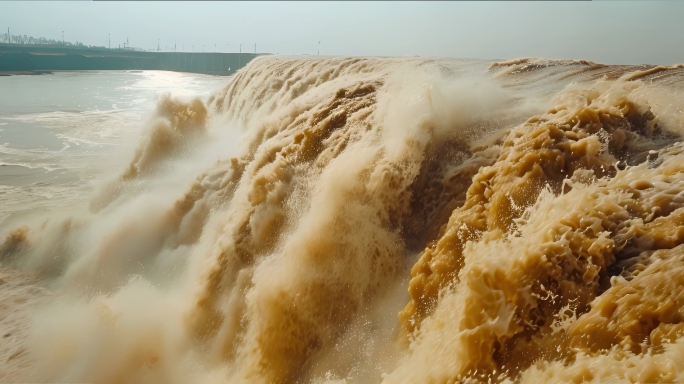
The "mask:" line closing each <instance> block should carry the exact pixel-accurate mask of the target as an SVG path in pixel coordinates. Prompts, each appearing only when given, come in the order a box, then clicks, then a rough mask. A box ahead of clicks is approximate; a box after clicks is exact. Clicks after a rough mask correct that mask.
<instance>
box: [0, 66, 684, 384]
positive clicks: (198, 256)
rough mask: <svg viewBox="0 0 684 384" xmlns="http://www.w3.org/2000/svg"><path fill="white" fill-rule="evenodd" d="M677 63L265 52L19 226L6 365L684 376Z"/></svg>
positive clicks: (6, 260)
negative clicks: (71, 204)
mask: <svg viewBox="0 0 684 384" xmlns="http://www.w3.org/2000/svg"><path fill="white" fill-rule="evenodd" d="M682 74H684V69H682V68H681V67H680V66H674V67H628V66H606V65H600V64H596V63H591V62H587V61H584V60H580V61H572V60H564V61H553V60H542V59H518V60H512V61H508V62H501V63H493V64H490V63H485V62H480V61H469V60H446V59H444V60H441V59H433V60H425V59H374V58H351V59H346V58H331V59H307V60H294V59H281V58H267V57H263V58H259V59H257V60H254V61H253V62H251V63H250V64H249V66H248V67H247V68H245V69H244V70H242V71H241V72H240V73H238V74H237V75H236V76H235V77H234V78H233V79H232V80H231V81H230V84H228V85H227V86H226V87H225V88H224V89H223V90H222V91H221V92H219V93H217V94H215V95H214V96H212V97H211V98H209V100H206V101H204V102H203V101H201V100H198V99H195V100H182V99H176V98H174V97H171V96H167V97H164V98H163V99H162V100H161V101H160V102H159V105H158V108H157V111H156V117H155V118H154V119H152V120H151V121H150V123H149V124H148V127H147V130H146V132H145V133H144V134H143V136H142V139H141V142H140V145H139V146H138V149H137V150H136V151H135V154H134V157H133V159H132V160H131V161H130V163H129V164H128V165H122V171H121V173H120V174H119V175H114V176H112V179H110V180H108V181H106V182H104V183H103V184H102V185H101V186H100V187H98V188H97V189H96V190H95V192H94V194H93V197H92V199H91V202H90V210H89V212H87V213H83V214H75V213H71V212H63V213H60V214H59V215H54V216H52V217H48V218H44V219H42V220H41V221H39V222H35V223H28V226H23V227H20V228H16V229H12V230H11V231H9V232H8V233H7V234H6V238H5V240H4V242H2V243H1V244H0V257H1V260H2V262H3V267H4V268H5V270H6V271H7V272H6V274H7V276H13V277H12V278H9V277H8V278H7V279H6V280H7V281H11V282H12V284H4V285H0V292H1V293H2V294H3V295H10V294H12V295H24V296H22V297H23V300H24V301H23V302H25V303H26V304H25V305H23V306H22V307H21V308H19V307H17V308H18V309H16V308H15V310H16V311H19V310H21V311H23V312H22V313H21V314H17V315H16V316H19V315H21V316H24V317H25V318H26V319H27V320H26V321H23V324H22V321H17V320H16V319H15V320H13V322H12V323H11V324H10V325H3V324H4V323H2V321H0V327H4V329H11V330H12V331H11V332H10V333H9V334H12V333H15V336H12V337H10V338H9V340H10V341H11V342H10V343H8V344H7V345H6V346H5V347H3V348H4V349H3V348H0V357H1V356H5V355H7V356H9V360H8V362H11V361H15V362H16V361H19V360H16V356H20V357H21V359H20V360H21V364H19V363H12V364H10V363H8V364H6V367H4V368H0V379H2V380H5V381H7V380H21V381H29V380H30V381H86V382H97V383H119V382H127V383H129V382H130V383H188V382H204V383H206V382H226V381H227V382H264V383H271V382H313V383H320V382H349V383H352V382H361V383H365V382H379V381H381V382H387V383H395V382H398V383H415V382H481V381H490V382H537V381H539V380H546V381H563V382H579V381H586V380H594V381H604V380H617V381H626V382H635V381H677V380H683V379H684V359H683V358H682V355H683V353H682V352H683V351H684V337H683V336H684V325H683V324H684V299H683V298H682V297H684V294H683V289H684V248H683V247H684V229H682V228H683V227H682V225H683V224H684V144H682V143H680V142H679V140H680V135H681V134H683V133H684V128H683V127H684V125H683V124H684V115H683V114H682V112H681V111H682V109H681V105H680V104H681V102H680V101H679V100H682V98H681V94H680V88H681V87H679V81H680V80H679V79H680V78H681V76H682ZM238 141H239V145H238V144H236V143H237V142H238ZM3 273H5V272H3ZM25 274H29V275H30V276H31V277H30V278H27V277H23V276H24V275H25ZM17 279H18V280H17ZM21 279H24V280H25V281H26V284H29V285H31V284H35V286H36V287H37V288H36V289H34V290H28V289H26V288H25V285H26V284H25V285H22V284H18V283H14V282H15V281H20V280H21ZM0 281H5V280H0ZM35 281H38V282H35ZM17 286H19V287H24V288H21V289H19V288H13V287H17ZM38 288H40V289H38ZM26 292H28V293H26ZM48 296H49V298H50V300H46V298H47V297H48ZM0 305H4V303H3V302H2V301H0ZM16 316H15V317H16ZM8 324H9V323H8ZM19 330H20V331H21V332H19ZM17 335H19V336H17ZM12 356H15V358H12ZM12 359H15V360H12Z"/></svg>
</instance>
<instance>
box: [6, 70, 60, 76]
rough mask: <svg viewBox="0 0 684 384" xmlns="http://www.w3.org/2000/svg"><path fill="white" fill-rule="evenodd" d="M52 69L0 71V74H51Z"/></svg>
mask: <svg viewBox="0 0 684 384" xmlns="http://www.w3.org/2000/svg"><path fill="white" fill-rule="evenodd" d="M53 72H54V71H0V76H22V75H23V76H33V75H51V74H52V73H53Z"/></svg>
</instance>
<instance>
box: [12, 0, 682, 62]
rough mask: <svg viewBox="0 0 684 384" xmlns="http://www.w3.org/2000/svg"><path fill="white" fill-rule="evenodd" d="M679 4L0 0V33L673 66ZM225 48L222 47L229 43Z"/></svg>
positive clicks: (677, 54)
mask: <svg viewBox="0 0 684 384" xmlns="http://www.w3.org/2000/svg"><path fill="white" fill-rule="evenodd" d="M683 20H684V2H678V1H665V2H660V1H643V2H642V1H594V2H481V3H476V2H458V1H454V2H449V1H441V2H404V1H401V2H391V1H385V2H349V1H343V2H329V1H327V2H312V1H305V2H235V1H230V2H89V1H71V2H61V1H48V2H35V1H29V2H19V1H16V2H14V1H10V2H8V1H0V30H2V31H3V32H7V27H9V28H10V32H11V33H12V34H15V33H16V34H22V35H29V36H34V37H47V38H54V39H61V31H62V30H64V31H65V32H64V33H65V39H66V40H69V41H72V42H74V41H81V42H83V43H84V44H88V45H104V46H106V45H107V34H108V33H109V34H111V44H112V46H113V47H114V46H118V45H119V44H121V43H123V42H124V41H125V40H126V37H127V36H128V38H129V39H130V42H131V45H132V46H134V47H140V48H145V49H149V48H156V46H157V38H159V39H160V42H161V43H160V44H161V48H162V49H164V47H165V46H169V47H170V46H173V44H174V40H175V41H176V45H177V49H178V51H180V50H181V49H182V48H183V46H184V47H185V50H187V51H190V50H191V49H192V48H191V46H192V45H193V44H194V46H195V51H201V50H202V49H203V47H202V45H205V48H204V49H206V50H207V51H213V50H214V45H215V44H216V47H217V50H219V51H226V50H228V51H230V52H237V51H238V49H239V44H240V43H242V50H243V52H253V51H254V43H257V50H258V51H259V52H270V53H279V54H288V55H289V54H316V51H317V46H318V41H319V40H320V41H321V44H320V50H321V54H322V55H376V56H395V55H401V56H406V55H420V56H449V57H465V58H483V59H494V58H503V59H508V58H515V57H523V56H538V57H548V58H584V59H588V60H594V61H599V62H604V63H624V64H636V63H653V64H673V63H680V62H684V21H683ZM228 44H230V45H228Z"/></svg>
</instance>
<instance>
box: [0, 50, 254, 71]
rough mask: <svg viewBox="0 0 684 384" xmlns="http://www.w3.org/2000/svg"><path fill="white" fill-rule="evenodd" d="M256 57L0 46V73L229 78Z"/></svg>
mask: <svg viewBox="0 0 684 384" xmlns="http://www.w3.org/2000/svg"><path fill="white" fill-rule="evenodd" d="M260 55H261V54H254V53H220V52H206V53H202V52H194V53H193V52H140V51H128V50H118V49H111V50H109V49H79V48H56V47H53V46H41V45H15V44H0V71H57V70H167V71H179V72H197V73H209V74H220V75H230V74H232V73H235V71H237V70H238V69H240V68H242V67H244V66H245V65H247V63H249V62H250V61H251V60H252V59H254V58H255V57H257V56H260Z"/></svg>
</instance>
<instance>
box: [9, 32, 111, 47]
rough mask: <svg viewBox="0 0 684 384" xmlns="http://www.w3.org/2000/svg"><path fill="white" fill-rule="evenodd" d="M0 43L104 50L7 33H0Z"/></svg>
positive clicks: (79, 43) (81, 44)
mask: <svg viewBox="0 0 684 384" xmlns="http://www.w3.org/2000/svg"><path fill="white" fill-rule="evenodd" d="M0 43H8V44H26V45H57V46H62V47H72V48H99V49H105V47H102V46H99V47H98V46H94V45H85V44H83V43H81V42H79V41H77V42H75V43H72V42H70V41H64V42H62V41H61V40H55V39H46V38H44V37H38V38H36V37H33V36H26V35H13V34H7V33H0Z"/></svg>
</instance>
